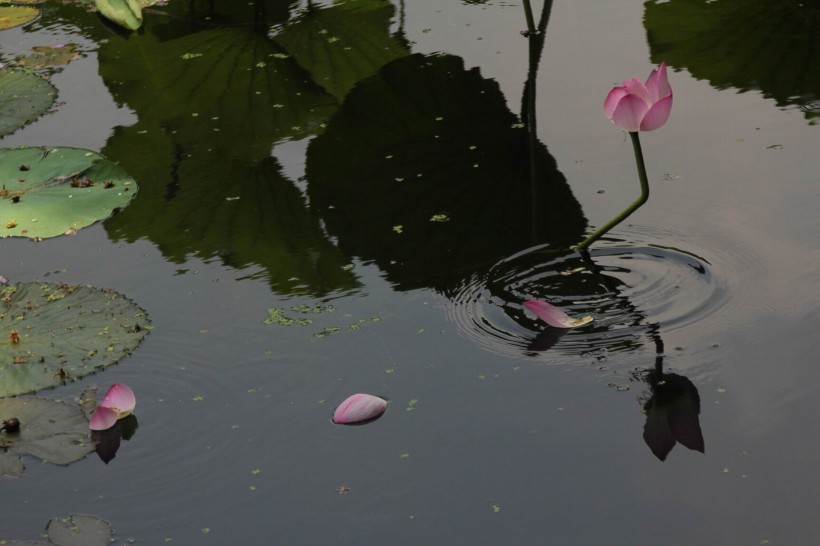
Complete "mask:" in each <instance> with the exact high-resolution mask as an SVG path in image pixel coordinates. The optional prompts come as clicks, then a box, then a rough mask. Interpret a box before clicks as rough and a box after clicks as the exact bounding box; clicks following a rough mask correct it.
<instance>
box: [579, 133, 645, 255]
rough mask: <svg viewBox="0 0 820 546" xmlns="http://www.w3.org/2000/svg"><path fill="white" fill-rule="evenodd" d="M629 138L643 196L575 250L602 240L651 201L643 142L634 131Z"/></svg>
mask: <svg viewBox="0 0 820 546" xmlns="http://www.w3.org/2000/svg"><path fill="white" fill-rule="evenodd" d="M629 136H630V137H632V148H633V149H634V150H635V163H636V164H637V166H638V178H639V179H640V181H641V196H640V197H639V198H638V199H636V200H635V202H634V203H632V204H631V205H629V206H628V207H627V208H626V209H624V211H623V212H622V213H620V214H619V215H618V216H616V217H615V218H613V219H612V220H610V221H609V222H607V223H606V225H604V226H603V227H601V228H600V229H598V231H596V232H595V233H593V234H592V235H590V236H589V237H587V238H586V239H584V241H582V242H581V243H580V244H579V245H578V246H576V247H575V248H576V249H577V250H583V249H585V248H587V247H588V246H589V245H591V244H592V243H594V242H595V241H597V240H598V239H600V238H601V237H602V236H603V235H604V234H605V233H606V232H607V231H609V230H611V229H612V228H614V227H615V226H617V225H618V224H620V223H621V222H623V221H624V220H626V218H627V217H628V216H629V215H630V214H632V213H633V212H635V211H636V210H637V209H638V208H639V207H640V206H641V205H643V204H644V203H646V201H647V200H648V199H649V180H648V179H647V178H646V165H644V162H643V152H642V151H641V140H640V138H639V137H638V132H637V131H633V132H630V133H629Z"/></svg>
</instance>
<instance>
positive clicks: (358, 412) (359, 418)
mask: <svg viewBox="0 0 820 546" xmlns="http://www.w3.org/2000/svg"><path fill="white" fill-rule="evenodd" d="M386 409H387V400H384V399H383V398H379V397H378V396H373V395H371V394H361V393H360V394H354V395H353V396H350V397H348V398H347V399H346V400H345V401H344V402H342V403H341V404H339V407H338V408H336V411H335V412H334V413H333V422H334V423H336V424H337V425H352V424H355V423H362V422H364V421H372V420H373V419H376V418H377V417H380V416H381V414H382V413H384V411H385V410H386Z"/></svg>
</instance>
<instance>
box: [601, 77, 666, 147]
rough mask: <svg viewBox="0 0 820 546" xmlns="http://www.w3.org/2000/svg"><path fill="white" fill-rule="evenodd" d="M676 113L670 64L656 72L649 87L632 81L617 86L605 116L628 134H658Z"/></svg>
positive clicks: (608, 99)
mask: <svg viewBox="0 0 820 546" xmlns="http://www.w3.org/2000/svg"><path fill="white" fill-rule="evenodd" d="M671 111H672V88H671V87H670V86H669V80H668V79H667V77H666V63H661V64H660V66H658V68H656V69H655V70H653V71H652V73H651V74H650V75H649V78H648V79H647V80H646V84H643V83H641V82H640V80H636V79H635V78H632V79H630V80H626V81H625V82H624V84H623V85H619V86H618V87H614V88H613V89H612V91H610V92H609V94H608V95H607V97H606V100H605V101H604V113H605V114H606V116H607V117H608V118H609V120H610V121H611V122H612V123H614V124H615V126H616V127H618V128H619V129H623V130H624V131H629V132H636V131H654V130H655V129H658V128H659V127H661V126H663V124H664V123H666V120H668V119H669V113H670V112H671Z"/></svg>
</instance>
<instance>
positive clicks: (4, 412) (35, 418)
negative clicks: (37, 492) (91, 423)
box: [0, 398, 94, 476]
mask: <svg viewBox="0 0 820 546" xmlns="http://www.w3.org/2000/svg"><path fill="white" fill-rule="evenodd" d="M0 416H3V418H4V419H6V418H11V417H16V418H17V419H19V421H20V430H19V432H14V433H8V432H0V449H2V450H3V451H4V452H0V473H1V474H2V475H4V476H21V475H22V474H23V463H22V461H21V460H20V457H21V456H22V455H31V456H33V457H37V458H38V459H40V460H42V461H44V462H48V463H52V464H60V465H67V464H70V463H73V462H75V461H79V460H80V459H82V458H83V457H85V456H86V455H88V454H89V453H91V452H92V451H93V450H94V446H92V445H91V442H89V441H88V419H87V418H86V416H85V413H84V412H83V409H82V408H81V407H80V406H79V405H77V404H69V403H66V402H61V401H58V400H48V399H46V398H0Z"/></svg>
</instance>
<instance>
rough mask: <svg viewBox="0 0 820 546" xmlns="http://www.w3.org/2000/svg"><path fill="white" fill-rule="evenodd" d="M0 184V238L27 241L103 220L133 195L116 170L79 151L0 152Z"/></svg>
mask: <svg viewBox="0 0 820 546" xmlns="http://www.w3.org/2000/svg"><path fill="white" fill-rule="evenodd" d="M0 183H2V188H0V237H10V236H21V237H29V238H32V239H44V238H46V237H56V236H57V235H62V234H64V233H73V231H76V230H78V229H81V228H84V227H86V226H89V225H91V224H93V223H94V222H97V221H99V220H103V219H105V218H108V217H109V216H111V214H112V213H113V212H114V211H115V210H117V209H119V208H121V207H124V206H125V205H127V204H128V202H129V201H130V200H131V198H132V197H133V196H134V194H135V193H136V190H137V186H136V183H135V182H134V181H133V180H132V179H131V178H130V177H129V176H128V175H127V174H126V173H125V171H124V170H123V169H122V168H120V167H119V166H118V165H116V164H115V163H112V162H111V161H108V160H107V159H105V158H104V157H102V156H101V155H99V154H97V153H95V152H91V151H89V150H83V149H80V148H14V149H8V148H6V149H0ZM72 230H73V231H72Z"/></svg>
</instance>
